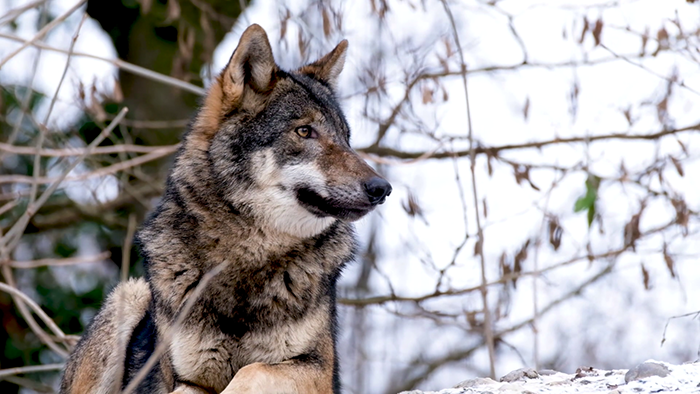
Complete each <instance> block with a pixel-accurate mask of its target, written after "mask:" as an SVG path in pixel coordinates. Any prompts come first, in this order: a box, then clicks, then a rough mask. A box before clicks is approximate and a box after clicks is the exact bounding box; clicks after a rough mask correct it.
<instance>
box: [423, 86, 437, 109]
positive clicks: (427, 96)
mask: <svg viewBox="0 0 700 394" xmlns="http://www.w3.org/2000/svg"><path fill="white" fill-rule="evenodd" d="M433 93H435V92H434V91H433V89H432V88H430V87H427V86H425V85H423V87H422V88H421V96H422V101H423V104H428V103H432V102H433Z"/></svg>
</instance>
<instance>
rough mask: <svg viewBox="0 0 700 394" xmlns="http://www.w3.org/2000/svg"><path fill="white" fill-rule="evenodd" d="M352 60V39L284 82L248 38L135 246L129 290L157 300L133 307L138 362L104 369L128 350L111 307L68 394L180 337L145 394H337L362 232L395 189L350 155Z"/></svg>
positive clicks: (77, 362)
mask: <svg viewBox="0 0 700 394" xmlns="http://www.w3.org/2000/svg"><path fill="white" fill-rule="evenodd" d="M346 49H347V42H346V41H343V42H341V43H340V44H339V45H338V46H337V47H336V48H335V49H334V50H333V51H331V52H330V53H329V54H327V55H326V56H324V57H322V58H321V59H319V60H318V61H316V62H314V63H312V64H310V65H307V66H304V67H302V68H300V69H298V70H296V71H292V72H285V71H282V70H280V69H279V67H278V66H277V65H276V63H275V61H274V58H273V57H272V51H271V49H270V44H269V42H268V39H267V35H266V34H265V32H264V30H263V29H262V28H261V27H260V26H257V25H253V26H251V27H249V28H248V29H247V30H246V31H245V32H244V33H243V35H242V37H241V40H240V43H239V45H238V47H237V48H236V51H235V52H234V53H233V55H232V56H231V59H230V61H229V64H228V65H227V66H226V68H225V69H224V70H223V71H222V73H221V75H220V76H219V77H218V78H217V80H216V82H215V83H214V84H213V85H212V87H211V88H210V91H209V93H208V95H207V97H206V98H205V100H204V104H203V106H202V108H201V109H200V111H199V113H198V115H197V117H196V119H195V121H194V122H193V126H192V128H191V130H189V131H188V133H187V134H186V135H185V138H184V142H183V146H182V148H181V149H180V151H179V152H178V155H177V157H176V160H175V164H174V167H173V169H172V172H171V173H170V175H169V177H168V183H167V186H166V193H165V195H164V196H163V199H162V200H161V203H160V205H159V206H158V208H157V209H156V210H155V212H154V213H153V214H152V215H151V216H150V217H149V219H148V220H147V221H146V223H145V224H144V225H143V228H142V229H141V230H140V231H139V233H138V234H137V240H138V243H139V245H140V248H141V251H142V254H143V257H144V265H145V268H146V278H147V282H148V283H147V284H146V283H145V282H143V280H140V281H139V282H138V284H137V285H134V286H131V287H130V288H137V289H140V291H141V292H148V293H149V294H148V295H150V304H149V305H148V307H147V308H146V307H145V306H143V305H145V304H146V302H141V303H135V304H134V305H141V307H139V308H133V310H132V309H130V310H129V311H128V312H129V313H130V314H131V315H130V316H129V317H130V319H128V321H129V322H130V325H128V326H127V327H124V328H123V329H124V330H127V332H131V339H130V340H129V341H128V346H127V350H126V351H122V352H121V353H120V352H115V353H114V354H122V355H123V356H120V357H121V358H119V360H116V361H113V362H112V363H111V364H110V365H109V366H103V365H102V364H101V360H103V359H105V357H107V356H106V354H109V349H111V347H114V346H120V344H119V343H118V341H116V340H114V339H113V336H110V334H108V332H109V331H110V330H111V329H112V327H113V326H117V327H121V326H119V324H120V322H118V321H115V317H114V316H115V315H116V313H115V311H114V310H113V309H114V308H115V306H114V305H113V304H114V303H107V304H106V305H105V307H104V308H103V309H102V310H101V311H100V312H99V314H98V316H97V317H96V319H95V323H93V325H92V326H91V328H90V330H89V331H88V333H87V334H86V335H85V336H84V337H83V339H82V340H81V343H80V344H79V345H78V347H77V349H76V352H75V354H74V355H73V356H72V358H71V360H70V361H69V363H68V367H67V370H66V375H65V377H64V381H63V384H62V388H61V390H62V392H72V393H78V392H80V393H83V392H98V391H99V390H98V389H97V388H98V387H107V386H109V387H111V385H113V381H114V377H113V376H111V375H114V371H118V370H120V368H121V369H123V371H124V374H123V379H122V381H123V382H124V385H127V384H129V382H130V381H131V380H132V379H133V377H134V375H135V374H136V372H138V370H139V369H140V368H141V366H143V365H144V363H145V362H146V360H147V359H148V357H149V355H150V354H151V352H152V351H153V350H152V349H154V348H155V345H156V344H157V343H159V342H160V341H162V338H163V337H164V335H163V334H164V333H165V332H166V331H167V330H170V329H173V328H175V330H176V332H175V335H174V337H173V341H172V342H170V343H169V345H168V351H167V355H166V356H165V357H164V358H163V359H161V362H160V363H159V364H158V365H157V366H156V367H155V368H154V369H153V370H152V371H151V372H150V373H149V375H148V378H147V379H146V381H144V382H142V383H141V384H140V385H139V387H138V390H137V391H138V392H140V393H164V392H170V391H173V390H178V391H176V392H179V393H211V392H217V393H220V392H223V393H226V394H253V393H255V394H261V393H263V394H264V393H285V394H289V393H299V394H301V393H304V394H308V393H324V394H325V393H331V392H332V393H336V394H337V393H340V383H339V377H338V362H337V354H336V350H335V349H336V338H337V334H336V326H337V323H336V306H335V293H336V290H335V285H336V281H337V279H338V277H339V275H340V272H341V270H342V268H343V267H344V266H345V265H346V264H347V263H348V262H350V261H351V260H352V259H353V256H354V254H355V252H356V241H355V236H354V229H353V224H352V221H354V220H357V219H359V218H360V217H362V216H364V215H365V214H367V213H368V212H370V211H371V210H372V209H374V208H375V207H376V205H378V204H381V203H382V202H384V199H385V198H386V196H388V195H389V193H390V192H391V186H390V185H389V183H388V182H387V181H386V180H384V179H383V178H381V177H380V176H379V175H378V174H377V173H376V172H375V171H374V170H373V169H372V168H371V167H369V166H368V165H367V164H366V163H365V162H364V161H363V160H362V159H361V158H360V157H359V156H358V155H357V154H356V153H355V152H354V151H353V150H352V148H351V147H350V145H349V137H350V129H349V127H348V124H347V122H346V120H345V117H344V115H343V113H342V111H341V109H340V106H339V104H338V103H337V101H336V98H335V94H334V89H335V86H336V85H337V78H338V75H339V73H340V72H341V70H342V68H343V63H344V58H345V52H346ZM221 264H224V265H225V268H224V270H223V271H222V272H221V273H219V274H218V275H216V276H214V277H213V279H211V281H210V282H208V284H207V286H206V287H204V288H203V291H202V292H201V294H200V295H199V298H196V299H195V298H194V296H193V294H194V291H195V289H196V288H197V286H198V285H199V284H200V283H201V282H202V281H203V277H204V275H206V273H207V272H209V271H210V270H212V269H213V268H214V267H216V266H219V265H221ZM128 289H129V288H127V287H125V286H120V288H119V289H118V291H117V292H116V293H118V294H121V293H122V292H125V291H126V292H129V291H130V290H128ZM190 299H195V301H194V303H193V304H192V305H193V307H192V308H191V310H189V311H188V314H187V315H186V318H185V320H184V323H183V324H182V326H178V327H173V326H174V322H175V321H176V320H177V318H178V315H179V313H180V312H181V311H182V308H183V305H184V304H185V303H186V302H187V301H188V300H190ZM136 322H138V324H136ZM110 341H111V342H110ZM115 341H116V343H115ZM122 342H123V341H122ZM122 345H123V344H122ZM94 349H97V350H98V351H95V350H94ZM108 375H110V376H111V377H110V376H108ZM76 382H77V383H76ZM105 382H107V383H105ZM105 384H106V385H107V386H105ZM222 390H223V391H222Z"/></svg>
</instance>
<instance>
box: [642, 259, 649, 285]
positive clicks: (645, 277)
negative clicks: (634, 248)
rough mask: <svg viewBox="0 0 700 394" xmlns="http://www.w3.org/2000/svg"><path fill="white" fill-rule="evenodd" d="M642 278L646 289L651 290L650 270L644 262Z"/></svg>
mask: <svg viewBox="0 0 700 394" xmlns="http://www.w3.org/2000/svg"><path fill="white" fill-rule="evenodd" d="M642 280H643V281H644V289H645V290H649V289H650V286H649V271H647V269H646V267H645V266H644V263H642Z"/></svg>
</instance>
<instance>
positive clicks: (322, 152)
mask: <svg viewBox="0 0 700 394" xmlns="http://www.w3.org/2000/svg"><path fill="white" fill-rule="evenodd" d="M347 46H348V44H347V41H342V42H341V43H340V44H338V46H337V47H336V48H335V49H333V50H332V51H331V52H330V53H328V54H327V55H325V56H324V57H322V58H321V59H319V60H318V61H316V62H314V63H312V64H309V65H307V66H304V67H302V68H300V69H298V70H296V71H292V72H285V71H282V70H281V69H280V68H279V67H278V66H277V64H276V63H275V60H274V58H273V56H272V50H271V48H270V43H269V41H268V38H267V35H266V34H265V31H264V30H263V29H262V28H261V27H260V26H258V25H252V26H250V27H249V28H248V29H247V30H246V31H245V32H244V33H243V35H242V37H241V40H240V42H239V44H238V47H237V48H236V50H235V51H234V53H233V55H232V56H231V59H230V60H229V63H228V65H227V66H226V67H225V68H224V70H223V71H222V72H221V74H220V75H219V77H218V78H217V80H216V81H215V82H214V84H213V85H212V87H211V88H210V90H209V92H208V94H207V97H206V98H205V101H204V105H203V107H202V108H201V110H200V112H199V114H198V115H197V118H196V119H195V122H194V125H193V127H192V130H191V131H190V133H189V134H188V135H187V137H186V139H185V144H184V148H183V151H182V153H181V155H180V157H178V161H177V164H176V168H175V172H174V175H175V176H176V177H177V176H178V173H179V174H180V176H181V177H185V178H196V177H198V176H201V177H206V178H208V179H213V180H214V182H213V183H210V184H211V185H213V187H216V188H217V189H218V193H217V194H218V195H219V196H220V197H221V198H223V199H225V200H226V203H227V204H230V205H231V206H233V207H234V208H235V209H236V210H238V211H241V212H245V213H247V214H251V215H254V216H256V217H258V218H261V219H263V220H264V222H265V223H266V224H267V225H269V226H271V227H273V228H275V229H276V230H279V231H282V232H285V233H288V234H292V235H298V236H301V237H308V236H313V235H316V234H318V233H320V232H321V231H323V230H324V229H325V228H327V227H328V226H330V225H331V224H332V223H333V222H334V221H335V220H344V221H353V220H357V219H359V218H361V217H362V216H364V215H365V214H367V213H368V212H370V211H371V210H372V209H374V207H375V206H377V205H378V204H381V203H383V202H384V199H385V198H386V196H388V195H389V194H390V193H391V185H390V184H389V183H388V182H387V181H386V180H385V179H383V178H382V177H380V176H379V175H378V174H377V173H376V172H375V171H374V170H373V169H372V168H371V167H370V166H369V165H367V164H366V163H365V162H364V161H363V160H362V159H361V158H360V157H359V156H358V155H357V153H356V152H354V151H353V149H352V148H351V147H350V144H349V140H350V128H349V127H348V124H347V121H346V120H345V117H344V116H343V113H342V111H341V109H340V106H339V105H338V102H337V100H336V98H335V94H334V88H335V85H336V81H337V78H338V74H340V72H341V70H342V69H343V64H344V61H345V52H346V50H347ZM188 163H193V164H192V165H193V166H195V167H196V168H187V166H188V165H189V164H188ZM197 163H199V165H197ZM201 171H206V172H207V173H198V172H201ZM191 180H192V181H196V180H195V179H191Z"/></svg>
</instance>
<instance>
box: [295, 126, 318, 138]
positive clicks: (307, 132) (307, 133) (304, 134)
mask: <svg viewBox="0 0 700 394" xmlns="http://www.w3.org/2000/svg"><path fill="white" fill-rule="evenodd" d="M295 131H296V133H297V134H298V135H299V137H301V138H317V137H318V134H316V131H315V130H314V129H312V128H311V127H310V126H299V127H297V128H296V130H295Z"/></svg>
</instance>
